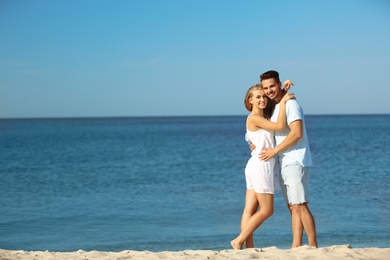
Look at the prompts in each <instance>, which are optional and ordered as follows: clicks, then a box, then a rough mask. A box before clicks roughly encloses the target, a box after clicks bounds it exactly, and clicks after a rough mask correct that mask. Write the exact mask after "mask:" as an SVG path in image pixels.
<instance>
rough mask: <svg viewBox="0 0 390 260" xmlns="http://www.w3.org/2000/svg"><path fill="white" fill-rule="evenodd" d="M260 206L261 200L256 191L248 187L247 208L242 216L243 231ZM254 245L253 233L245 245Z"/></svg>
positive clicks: (250, 246) (251, 246)
mask: <svg viewBox="0 0 390 260" xmlns="http://www.w3.org/2000/svg"><path fill="white" fill-rule="evenodd" d="M258 207H259V202H258V200H257V197H256V193H255V191H254V190H253V189H247V190H246V196H245V208H244V211H243V213H242V218H241V231H242V230H244V228H245V226H246V224H247V223H248V221H249V219H250V218H251V217H252V216H253V215H254V214H255V213H256V211H257V208H258ZM254 246H255V245H254V242H253V234H251V235H249V236H248V238H247V239H246V241H245V247H246V248H253V247H254Z"/></svg>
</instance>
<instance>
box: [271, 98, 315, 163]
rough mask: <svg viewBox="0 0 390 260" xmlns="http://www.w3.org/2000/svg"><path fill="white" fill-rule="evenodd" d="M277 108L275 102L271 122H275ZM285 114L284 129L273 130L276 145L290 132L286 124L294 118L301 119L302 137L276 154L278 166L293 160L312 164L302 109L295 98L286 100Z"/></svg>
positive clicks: (277, 105) (278, 106) (293, 161)
mask: <svg viewBox="0 0 390 260" xmlns="http://www.w3.org/2000/svg"><path fill="white" fill-rule="evenodd" d="M279 109H280V104H276V106H275V110H274V112H273V113H272V117H271V121H272V122H277V120H278V115H279ZM286 116H287V127H286V129H285V130H282V131H275V141H276V145H279V144H280V143H281V142H283V140H284V139H285V138H286V137H287V135H288V133H289V132H290V128H289V126H288V125H290V124H291V123H292V122H294V121H296V120H302V138H301V139H299V140H298V141H297V142H296V143H295V144H293V145H292V146H291V147H289V148H288V149H286V150H284V151H283V152H280V153H279V154H278V156H279V163H280V167H281V168H283V167H284V166H286V165H288V164H291V163H295V162H298V163H299V164H301V165H302V166H304V167H306V166H312V165H313V163H312V160H311V154H310V147H309V141H308V139H307V134H306V126H305V118H304V115H303V109H302V107H301V106H300V105H299V104H298V102H297V101H296V100H294V99H291V100H289V101H287V103H286Z"/></svg>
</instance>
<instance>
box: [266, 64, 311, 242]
mask: <svg viewBox="0 0 390 260" xmlns="http://www.w3.org/2000/svg"><path fill="white" fill-rule="evenodd" d="M260 81H261V84H262V85H263V88H264V93H265V94H266V95H267V96H268V97H269V98H270V99H272V100H274V101H275V102H276V103H277V104H276V106H275V110H274V112H273V114H272V117H271V121H273V122H276V121H277V117H278V114H279V102H280V100H281V99H282V98H283V96H284V95H285V92H284V91H282V89H281V85H282V84H281V82H280V79H279V73H278V72H277V71H272V70H271V71H267V72H265V73H263V74H261V75H260ZM286 117H287V125H288V127H286V129H285V130H283V131H277V132H275V141H276V147H275V148H268V149H266V150H264V151H263V152H262V153H261V154H260V155H259V158H260V159H261V160H269V159H271V158H273V157H274V156H276V155H278V156H279V165H280V169H281V176H280V183H281V188H282V192H283V195H284V198H285V200H286V202H287V204H288V208H289V210H290V213H291V222H292V233H293V242H292V246H291V247H298V246H301V245H302V235H303V230H305V231H306V234H307V237H308V242H309V246H313V247H317V235H316V226H315V221H314V217H313V215H312V214H311V212H310V210H309V208H308V202H309V198H308V195H309V194H308V167H309V166H312V161H311V154H310V148H309V143H308V139H307V135H306V127H305V121H304V115H303V110H302V107H301V106H300V105H299V104H298V102H297V101H296V100H289V101H288V102H287V104H286Z"/></svg>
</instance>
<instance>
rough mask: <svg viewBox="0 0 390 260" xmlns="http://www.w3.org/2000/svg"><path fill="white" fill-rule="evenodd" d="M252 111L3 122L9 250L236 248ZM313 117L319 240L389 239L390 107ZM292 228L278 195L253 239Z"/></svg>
mask: <svg viewBox="0 0 390 260" xmlns="http://www.w3.org/2000/svg"><path fill="white" fill-rule="evenodd" d="M245 119H246V117H245V116H221V117H148V118H80V119H19V120H16V119H15V120H10V119H8V120H6V119H3V120H0V147H1V150H0V162H1V164H0V248H2V249H11V250H19V249H20V250H50V251H74V250H79V249H82V250H104V251H121V250H149V251H163V250H171V251H178V250H186V249H212V250H222V249H227V248H230V240H231V239H233V238H234V237H235V236H237V235H238V233H239V231H240V228H239V223H240V219H241V213H242V209H243V206H244V195H245V178H244V168H245V164H246V161H247V160H248V158H249V156H250V151H249V149H248V145H247V144H246V142H245V140H244V134H245ZM306 121H307V130H308V135H309V140H310V146H311V149H312V157H313V160H314V164H315V166H314V167H313V168H312V169H311V172H310V194H311V203H310V209H311V211H312V213H313V215H314V217H315V220H316V224H317V236H318V242H319V246H320V247H324V246H331V245H335V244H350V245H351V246H352V247H390V203H389V200H390V157H389V155H390V115H362V116H357V115H354V116H306ZM290 225H291V224H290V216H289V213H288V210H287V207H286V206H285V203H284V200H283V198H282V194H281V192H280V190H279V191H276V193H275V213H274V215H273V216H272V217H271V218H270V219H268V220H267V221H266V222H265V223H264V224H263V225H262V226H261V227H260V228H259V229H258V230H257V231H256V232H255V246H256V247H269V246H276V247H278V248H283V249H284V248H289V246H290V244H291V228H290ZM304 243H307V240H306V237H305V238H304Z"/></svg>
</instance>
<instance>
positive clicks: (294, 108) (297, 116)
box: [286, 100, 303, 125]
mask: <svg viewBox="0 0 390 260" xmlns="http://www.w3.org/2000/svg"><path fill="white" fill-rule="evenodd" d="M286 116H287V124H288V125H289V124H291V123H292V122H294V121H297V120H303V111H302V107H301V106H300V105H299V104H298V102H297V101H296V100H289V101H287V103H286Z"/></svg>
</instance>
